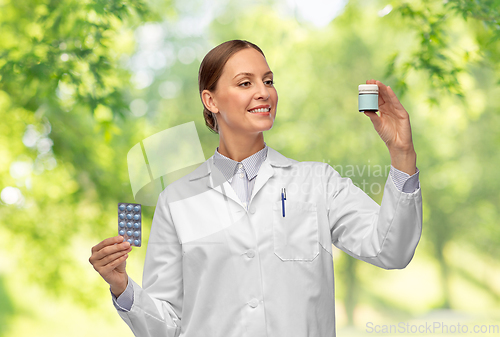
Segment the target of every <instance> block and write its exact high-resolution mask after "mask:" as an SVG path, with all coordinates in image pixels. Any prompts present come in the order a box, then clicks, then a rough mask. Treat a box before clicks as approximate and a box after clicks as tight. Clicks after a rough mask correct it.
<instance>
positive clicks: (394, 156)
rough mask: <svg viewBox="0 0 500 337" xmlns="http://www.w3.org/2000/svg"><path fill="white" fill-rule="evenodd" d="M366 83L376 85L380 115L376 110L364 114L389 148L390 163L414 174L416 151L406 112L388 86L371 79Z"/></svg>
mask: <svg viewBox="0 0 500 337" xmlns="http://www.w3.org/2000/svg"><path fill="white" fill-rule="evenodd" d="M366 84H376V85H378V88H379V95H378V111H379V112H380V116H379V115H377V113H376V112H368V111H366V112H365V115H367V116H368V117H370V119H371V121H372V123H373V126H374V127H375V130H376V131H377V132H378V134H379V136H380V138H382V140H383V141H384V143H385V145H386V146H387V148H388V149H389V152H390V154H391V162H392V165H393V166H394V167H395V168H397V169H399V170H401V171H403V172H406V173H408V174H410V175H412V174H414V173H415V172H416V166H415V165H416V153H415V149H414V148H413V140H412V137H411V126H410V116H409V115H408V112H406V110H405V108H404V107H403V105H402V104H401V102H399V99H398V98H397V97H396V94H395V93H394V91H392V89H391V87H390V86H386V85H384V84H383V83H382V82H380V81H376V80H373V79H372V80H368V81H366ZM398 166H399V167H398Z"/></svg>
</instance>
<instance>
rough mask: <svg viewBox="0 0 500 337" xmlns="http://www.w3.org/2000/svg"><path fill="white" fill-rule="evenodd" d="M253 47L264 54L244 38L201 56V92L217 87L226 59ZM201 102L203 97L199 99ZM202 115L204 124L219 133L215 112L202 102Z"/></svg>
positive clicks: (199, 86) (228, 42)
mask: <svg viewBox="0 0 500 337" xmlns="http://www.w3.org/2000/svg"><path fill="white" fill-rule="evenodd" d="M245 48H254V49H255V50H257V51H258V52H260V53H261V54H262V56H264V57H266V56H265V55H264V52H262V50H261V49H260V48H259V47H258V46H257V45H255V44H253V43H251V42H248V41H245V40H230V41H226V42H224V43H222V44H220V45H218V46H217V47H215V48H213V49H212V50H210V51H209V52H208V54H207V55H205V57H204V58H203V61H202V62H201V65H200V71H199V72H198V88H199V91H200V98H201V93H202V92H203V90H205V89H206V90H208V91H210V92H215V90H216V89H217V82H218V81H219V78H220V77H221V75H222V70H224V65H225V64H226V62H227V60H229V58H230V57H231V56H232V55H233V54H234V53H236V52H238V51H240V50H242V49H245ZM201 102H202V103H203V99H202V100H201ZM203 117H204V118H205V124H206V125H207V127H208V128H209V129H210V130H211V131H212V132H214V133H217V134H218V133H219V125H218V124H217V119H216V118H215V114H214V113H213V112H211V111H210V110H208V109H207V107H206V106H205V104H204V103H203Z"/></svg>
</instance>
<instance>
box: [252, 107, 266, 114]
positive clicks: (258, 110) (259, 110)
mask: <svg viewBox="0 0 500 337" xmlns="http://www.w3.org/2000/svg"><path fill="white" fill-rule="evenodd" d="M270 111H271V108H267V109H263V108H262V109H254V110H248V112H249V113H251V114H252V113H260V114H268V113H269V112H270Z"/></svg>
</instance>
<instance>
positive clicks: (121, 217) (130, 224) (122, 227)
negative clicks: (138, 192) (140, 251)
mask: <svg viewBox="0 0 500 337" xmlns="http://www.w3.org/2000/svg"><path fill="white" fill-rule="evenodd" d="M141 218H142V217H141V204H131V203H125V202H119V203H118V234H119V235H121V236H123V241H128V242H129V243H130V245H131V246H135V247H140V246H141V238H142V222H141V221H142V219H141Z"/></svg>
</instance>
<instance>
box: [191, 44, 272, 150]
mask: <svg viewBox="0 0 500 337" xmlns="http://www.w3.org/2000/svg"><path fill="white" fill-rule="evenodd" d="M198 85H199V91H200V97H201V99H202V101H203V105H204V110H203V114H204V117H205V123H206V125H207V126H208V127H209V129H210V130H212V131H213V132H215V133H218V134H219V135H220V139H221V149H222V151H223V152H224V151H225V146H224V145H225V144H226V143H228V142H232V140H234V138H235V136H236V135H238V137H241V132H245V133H248V137H249V138H251V139H250V141H251V143H258V146H260V148H262V147H263V144H264V139H263V136H262V131H264V130H269V129H270V128H271V127H272V125H273V121H274V117H275V115H276V105H277V103H278V94H277V92H276V89H275V88H274V86H273V73H272V71H271V70H270V69H269V66H268V65H267V62H266V59H265V56H264V53H263V52H262V50H261V49H260V48H259V47H258V46H256V45H255V44H253V43H251V42H248V41H242V40H232V41H227V42H224V43H222V44H221V45H219V46H217V47H215V48H214V49H212V50H211V51H210V52H209V53H208V54H207V55H206V56H205V58H204V59H203V62H202V63H201V66H200V72H199V75H198ZM249 114H253V115H255V117H261V116H265V117H268V118H266V119H263V118H260V120H255V118H254V117H249V116H250V115H249ZM256 138H259V141H257V142H256ZM247 144H248V143H247ZM225 152H226V153H227V151H225Z"/></svg>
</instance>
